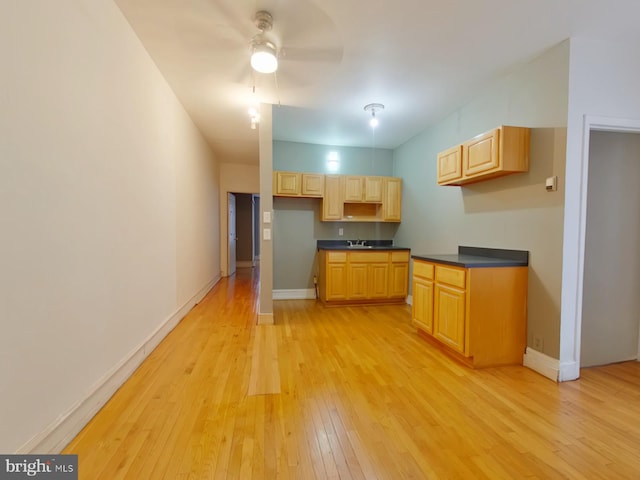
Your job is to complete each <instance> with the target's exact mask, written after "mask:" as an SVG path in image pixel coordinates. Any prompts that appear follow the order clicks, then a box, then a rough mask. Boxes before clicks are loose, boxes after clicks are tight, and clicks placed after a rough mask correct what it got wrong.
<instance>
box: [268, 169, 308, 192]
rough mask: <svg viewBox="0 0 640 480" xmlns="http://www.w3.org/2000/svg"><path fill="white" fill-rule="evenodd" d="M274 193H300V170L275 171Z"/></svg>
mask: <svg viewBox="0 0 640 480" xmlns="http://www.w3.org/2000/svg"><path fill="white" fill-rule="evenodd" d="M273 173H274V177H273V194H274V195H283V196H298V195H300V179H301V174H300V173H298V172H273Z"/></svg>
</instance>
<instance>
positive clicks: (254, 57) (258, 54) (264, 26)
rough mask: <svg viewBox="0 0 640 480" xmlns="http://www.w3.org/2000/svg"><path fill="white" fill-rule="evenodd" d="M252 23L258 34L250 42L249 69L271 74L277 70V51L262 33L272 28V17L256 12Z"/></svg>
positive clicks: (263, 12) (265, 13) (262, 12)
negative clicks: (258, 31)
mask: <svg viewBox="0 0 640 480" xmlns="http://www.w3.org/2000/svg"><path fill="white" fill-rule="evenodd" d="M253 23H254V24H255V26H256V27H258V30H260V33H259V34H257V35H256V36H255V37H253V39H252V40H251V67H252V68H253V69H254V70H255V71H256V72H259V73H273V72H275V71H276V70H277V69H278V56H277V53H278V49H277V48H276V46H275V44H274V43H273V42H270V41H269V40H268V39H267V36H266V35H265V33H264V32H268V31H269V30H271V29H272V28H273V17H272V16H271V14H270V13H269V12H266V11H264V10H260V11H259V12H256V15H255V17H254V18H253Z"/></svg>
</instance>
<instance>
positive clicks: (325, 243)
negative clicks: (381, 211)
mask: <svg viewBox="0 0 640 480" xmlns="http://www.w3.org/2000/svg"><path fill="white" fill-rule="evenodd" d="M351 241H352V242H354V243H355V241H356V240H351ZM364 242H365V243H366V245H367V248H362V247H349V244H348V240H318V241H317V243H316V244H317V248H318V250H348V251H350V252H354V251H357V252H370V251H372V250H378V251H379V250H407V251H410V250H411V249H410V248H406V247H397V246H395V245H393V240H364Z"/></svg>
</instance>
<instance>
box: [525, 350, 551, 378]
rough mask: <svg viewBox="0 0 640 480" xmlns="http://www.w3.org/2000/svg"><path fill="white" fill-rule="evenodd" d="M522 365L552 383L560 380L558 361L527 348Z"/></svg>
mask: <svg viewBox="0 0 640 480" xmlns="http://www.w3.org/2000/svg"><path fill="white" fill-rule="evenodd" d="M522 364H523V365H524V366H525V367H528V368H530V369H531V370H534V371H536V372H538V373H539V374H540V375H543V376H545V377H547V378H548V379H550V380H553V381H554V382H557V381H558V380H559V378H560V361H559V360H557V359H555V358H552V357H549V356H548V355H545V354H544V353H540V352H538V351H537V350H534V349H533V348H530V347H527V349H526V351H525V354H524V356H523V357H522Z"/></svg>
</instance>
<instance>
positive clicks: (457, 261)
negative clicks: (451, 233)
mask: <svg viewBox="0 0 640 480" xmlns="http://www.w3.org/2000/svg"><path fill="white" fill-rule="evenodd" d="M411 258H415V259H417V260H425V261H427V262H434V263H443V264H446V265H454V266H456V267H464V268H481V267H526V266H528V265H529V252H528V251H526V250H504V249H499V248H480V247H462V246H460V247H458V253H453V254H435V255H432V254H419V255H411Z"/></svg>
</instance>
